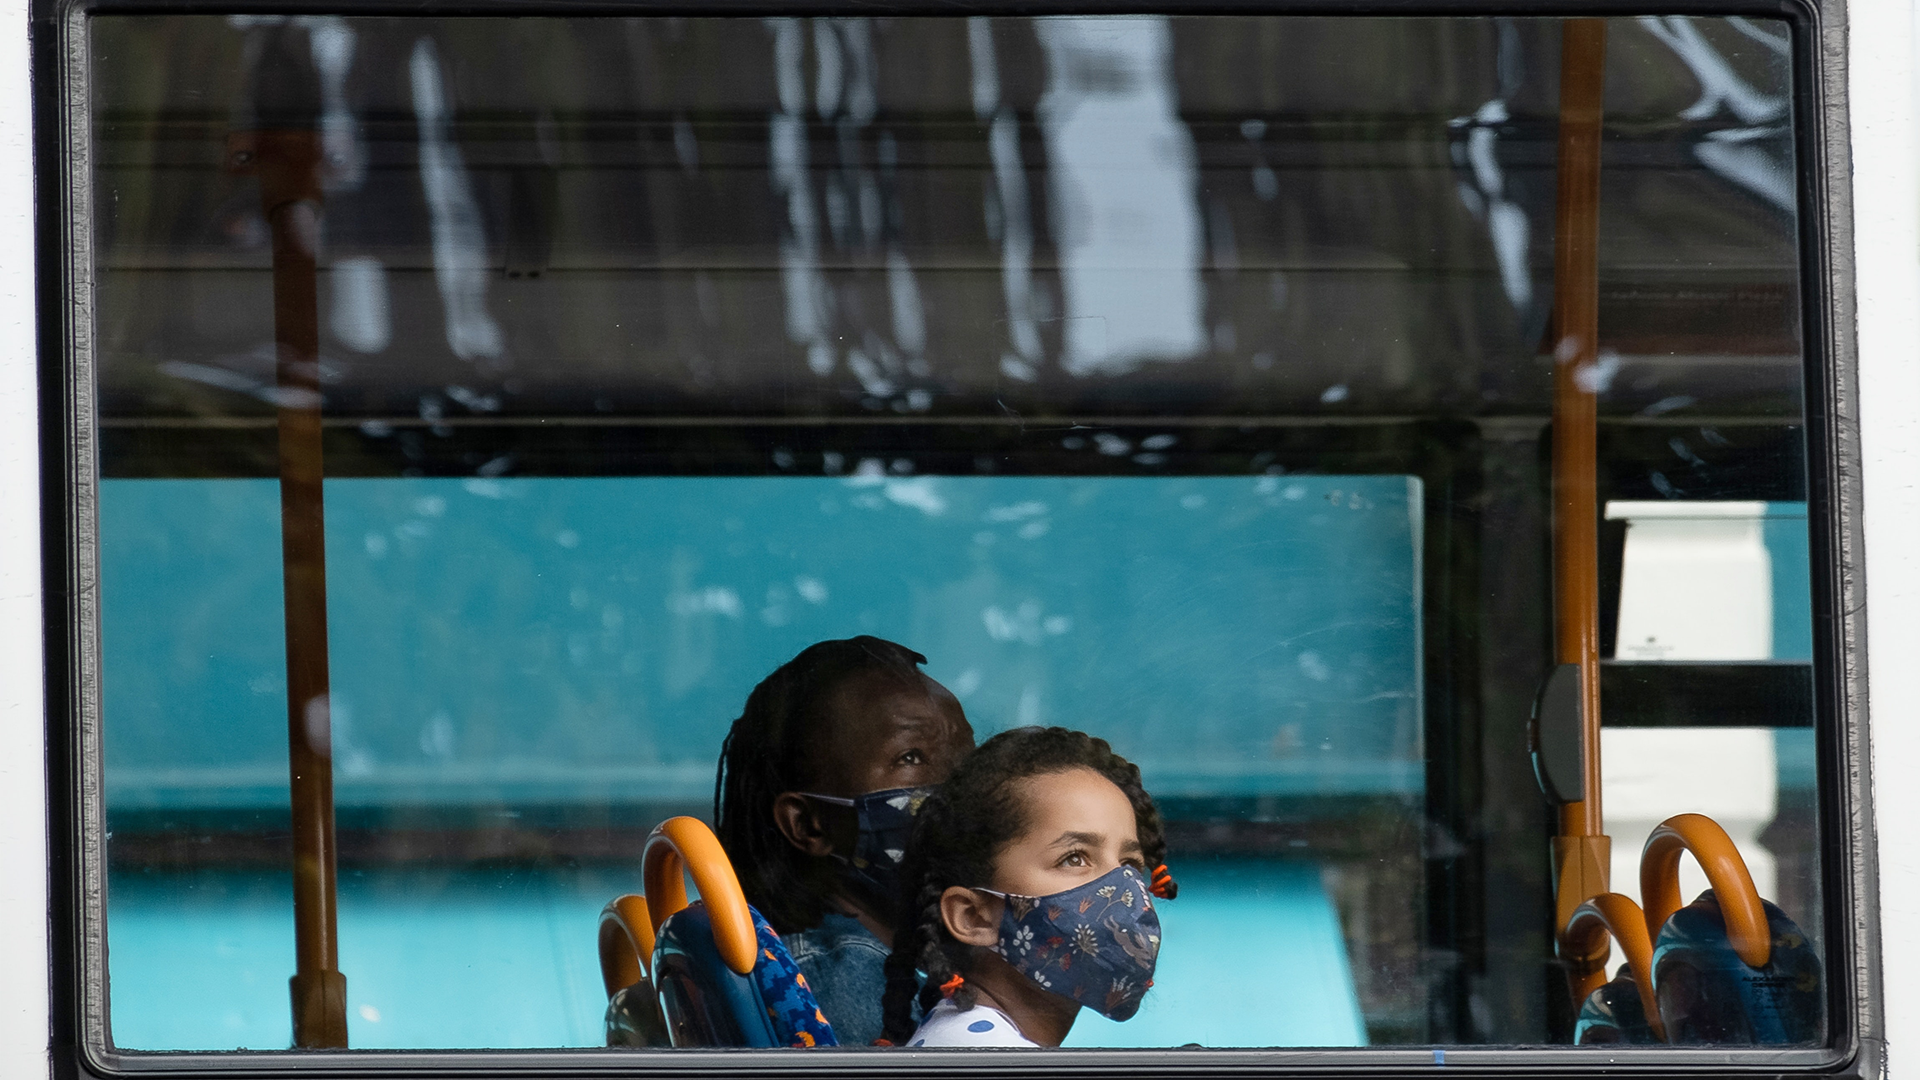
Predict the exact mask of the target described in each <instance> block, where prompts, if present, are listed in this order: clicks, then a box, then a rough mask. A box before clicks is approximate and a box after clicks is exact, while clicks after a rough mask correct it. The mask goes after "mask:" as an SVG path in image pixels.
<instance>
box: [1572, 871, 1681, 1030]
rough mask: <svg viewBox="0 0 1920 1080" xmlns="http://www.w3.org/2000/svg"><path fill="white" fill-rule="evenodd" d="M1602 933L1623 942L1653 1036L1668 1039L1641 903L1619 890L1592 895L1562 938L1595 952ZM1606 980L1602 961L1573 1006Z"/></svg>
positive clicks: (1578, 991) (1583, 950)
mask: <svg viewBox="0 0 1920 1080" xmlns="http://www.w3.org/2000/svg"><path fill="white" fill-rule="evenodd" d="M1603 934H1611V935H1613V940H1614V941H1616V942H1618V943H1619V945H1620V951H1621V952H1623V953H1625V954H1626V957H1627V968H1628V969H1629V970H1631V971H1632V972H1633V983H1634V986H1636V987H1637V988H1638V989H1639V991H1640V1008H1641V1009H1643V1010H1645V1012H1646V1014H1647V1023H1648V1024H1649V1025H1651V1026H1652V1028H1653V1033H1654V1035H1656V1036H1658V1037H1659V1039H1660V1041H1661V1042H1666V1041H1667V1027H1666V1025H1665V1024H1663V1023H1661V1022H1660V1005H1659V1003H1658V1002H1656V1001H1655V1000H1654V997H1653V941H1652V939H1651V938H1649V937H1648V936H1647V920H1646V917H1645V916H1643V915H1642V914H1641V913H1640V905H1639V904H1636V903H1634V902H1633V901H1632V900H1631V899H1630V898H1628V897H1625V896H1621V895H1620V894H1619V893H1601V894H1600V895H1599V896H1594V897H1589V898H1588V899H1587V900H1586V901H1584V902H1583V903H1581V905H1580V906H1579V907H1577V908H1574V909H1573V914H1572V915H1571V916H1569V917H1568V919H1567V928H1566V929H1565V930H1564V931H1562V932H1561V934H1560V938H1561V940H1562V941H1566V942H1570V943H1573V945H1574V948H1575V949H1576V950H1578V951H1579V952H1581V953H1593V952H1599V951H1600V950H1601V948H1602V947H1603V943H1602V942H1601V941H1599V940H1598V939H1599V937H1600V936H1601V935H1603ZM1602 959H1605V957H1602ZM1606 981H1607V971H1606V966H1605V965H1604V964H1603V965H1601V966H1600V967H1597V968H1595V969H1594V971H1593V973H1592V974H1591V975H1589V976H1588V977H1587V978H1586V979H1585V980H1584V981H1583V982H1582V983H1581V985H1579V986H1576V987H1575V988H1574V992H1575V997H1574V1001H1573V1004H1574V1007H1575V1008H1578V1007H1579V1006H1580V1003H1581V1002H1583V1001H1585V1000H1587V997H1588V995H1590V994H1592V993H1593V992H1594V991H1595V990H1598V989H1600V987H1601V986H1603V985H1605V984H1606Z"/></svg>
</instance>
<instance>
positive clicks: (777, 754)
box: [713, 635, 927, 934]
mask: <svg viewBox="0 0 1920 1080" xmlns="http://www.w3.org/2000/svg"><path fill="white" fill-rule="evenodd" d="M926 662H927V658H926V657H924V656H921V655H920V654H919V653H917V652H914V651H913V650H912V649H909V648H907V647H906V646H904V645H896V644H894V643H893V642H891V641H885V640H882V639H880V638H877V637H869V636H866V635H862V636H860V637H856V638H847V639H845V640H840V641H822V642H818V643H816V644H813V645H810V646H808V647H807V648H805V649H803V650H801V652H800V654H799V655H798V656H795V657H794V658H793V659H791V660H789V661H787V662H786V663H784V664H782V665H780V667H779V668H777V669H775V670H774V672H773V674H771V675H768V676H767V677H766V678H765V679H762V680H761V681H760V685H758V686H756V687H754V688H753V693H751V694H748V695H747V704H746V707H745V708H744V709H742V710H741V712H740V716H739V718H738V719H736V720H735V721H734V722H733V726H732V727H731V728H730V729H728V731H727V738H726V741H725V742H723V743H721V744H720V765H719V768H718V770H717V771H716V774H715V776H714V782H713V820H714V833H715V835H716V836H718V837H719V840H720V846H721V847H723V848H725V849H726V852H727V858H729V859H731V860H732V861H733V869H734V872H735V873H736V874H737V875H738V876H739V878H740V890H741V891H742V892H744V893H745V894H746V897H747V902H748V903H750V904H752V905H753V906H754V907H755V908H758V909H759V911H760V914H762V915H764V916H765V917H766V919H767V922H768V923H770V924H772V926H773V928H774V930H775V931H777V932H779V933H782V934H786V933H793V932H797V931H801V930H808V929H811V928H813V927H814V926H817V925H819V923H820V919H821V916H822V915H824V914H825V913H826V907H825V905H823V904H822V903H821V899H820V896H819V894H818V891H817V889H818V887H817V885H816V881H817V878H816V877H815V876H814V874H815V873H816V871H815V870H814V868H813V866H812V865H811V862H812V859H813V857H812V856H809V855H807V854H806V853H805V852H802V851H800V850H799V849H798V848H796V847H794V846H793V845H792V844H791V843H789V842H788V841H787V838H786V836H785V835H784V834H782V833H781V832H780V830H779V828H778V827H777V826H776V825H775V824H774V820H773V802H774V800H775V799H777V798H779V797H780V795H781V794H782V793H784V792H789V791H805V790H807V789H808V788H811V787H813V786H815V784H816V783H817V782H818V781H817V777H818V775H819V772H820V768H819V762H818V760H817V746H818V744H819V743H820V742H822V741H823V737H824V736H825V734H826V733H827V732H828V731H829V730H831V725H832V724H833V723H834V719H835V718H834V716H833V715H832V711H831V703H832V696H833V693H834V691H836V690H838V689H839V688H840V687H841V686H843V685H845V684H846V683H847V682H848V681H849V680H852V679H855V678H861V677H868V676H880V677H883V678H889V679H897V680H899V681H900V682H901V683H902V684H903V685H904V684H910V685H912V686H913V687H915V688H919V687H920V686H922V685H924V682H923V680H924V676H923V675H922V674H921V672H920V665H921V664H924V663H926Z"/></svg>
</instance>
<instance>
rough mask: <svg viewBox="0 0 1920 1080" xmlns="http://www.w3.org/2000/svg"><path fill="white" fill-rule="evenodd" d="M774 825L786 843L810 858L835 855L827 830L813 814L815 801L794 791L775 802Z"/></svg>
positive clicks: (816, 815) (818, 817)
mask: <svg viewBox="0 0 1920 1080" xmlns="http://www.w3.org/2000/svg"><path fill="white" fill-rule="evenodd" d="M773 824H774V827H775V828H777V829H779V830H780V835H782V836H784V837H786V838H787V843H789V844H792V845H793V846H794V847H797V848H799V849H800V850H801V851H804V852H806V853H807V854H809V855H814V856H819V857H825V856H827V855H831V854H833V845H832V844H831V843H829V842H828V840H827V830H826V826H825V825H824V824H822V823H821V821H820V816H819V815H818V814H816V813H814V812H813V800H812V799H809V798H807V797H806V796H804V795H797V794H795V793H793V792H791V791H789V792H787V793H785V794H783V795H781V796H779V797H778V798H776V799H774V800H773Z"/></svg>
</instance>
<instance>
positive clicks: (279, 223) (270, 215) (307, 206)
mask: <svg viewBox="0 0 1920 1080" xmlns="http://www.w3.org/2000/svg"><path fill="white" fill-rule="evenodd" d="M229 149H230V160H231V162H232V164H233V166H234V167H235V168H236V169H237V170H241V171H246V172H251V173H253V174H254V175H256V176H258V177H259V178H260V207H261V210H262V211H263V212H264V213H265V215H266V219H267V224H268V226H269V227H270V228H271V229H272V233H273V337H274V345H275V347H276V351H277V354H278V361H277V364H276V378H277V381H278V385H279V395H278V404H279V407H280V414H279V437H280V546H281V559H282V565H283V567H284V573H285V596H286V622H287V764H288V771H289V778H290V780H291V787H292V796H293V934H294V975H293V978H292V979H291V980H290V986H291V991H292V996H293V1044H294V1046H296V1047H299V1048H301V1049H344V1048H345V1047H346V1045H347V977H346V976H345V975H342V974H341V973H340V970H339V967H340V955H339V926H338V919H337V914H336V898H337V895H338V886H337V881H336V873H335V858H334V831H333V734H332V727H333V722H332V714H331V711H330V709H329V704H328V702H329V699H328V685H327V552H326V528H325V521H326V519H325V515H324V512H323V507H322V503H321V482H322V475H323V470H322V462H321V453H320V313H319V294H318V282H317V269H316V254H317V252H316V249H317V247H318V244H319V238H320V204H321V194H320V146H319V139H318V137H317V133H316V132H314V131H312V130H310V129H291V130H284V129H283V130H265V131H255V132H249V133H246V134H244V135H238V136H236V137H235V138H234V140H233V143H232V145H231V147H230V148H229Z"/></svg>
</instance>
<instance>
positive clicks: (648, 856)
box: [640, 817, 759, 975]
mask: <svg viewBox="0 0 1920 1080" xmlns="http://www.w3.org/2000/svg"><path fill="white" fill-rule="evenodd" d="M687 874H692V875H693V886H694V888H696V889H699V890H700V899H701V900H703V901H705V902H706V905H707V917H708V919H710V920H711V921H712V923H713V944H714V946H715V947H716V948H718V949H719V950H720V959H721V960H723V961H725V962H726V965H727V966H728V967H729V968H732V969H733V970H734V971H735V972H737V973H738V974H741V975H745V974H747V973H748V972H750V971H752V970H753V963H754V960H755V959H757V956H758V953H759V942H758V938H757V935H755V934H754V931H753V914H752V912H751V911H750V910H749V909H748V907H747V896H746V894H745V893H743V892H741V891H740V879H739V877H737V876H736V875H735V874H734V872H733V862H732V861H731V860H729V859H728V858H727V852H726V849H724V848H722V847H721V846H720V841H719V839H718V838H716V837H715V836H714V835H713V830H712V829H709V828H707V826H706V823H705V822H703V821H701V820H700V819H699V818H692V817H676V818H668V819H667V820H665V821H663V822H661V823H660V824H658V825H656V826H654V829H653V832H652V833H650V834H648V836H647V846H646V849H645V852H644V853H643V854H642V855H641V856H640V877H641V880H642V881H644V882H646V886H647V915H648V917H649V919H650V920H651V922H652V924H653V932H654V933H655V934H658V933H659V932H660V925H661V924H662V923H664V922H666V921H667V918H668V916H670V915H672V914H673V913H674V912H676V911H679V910H680V909H681V908H684V907H686V906H687V882H686V877H685V875H687Z"/></svg>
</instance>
